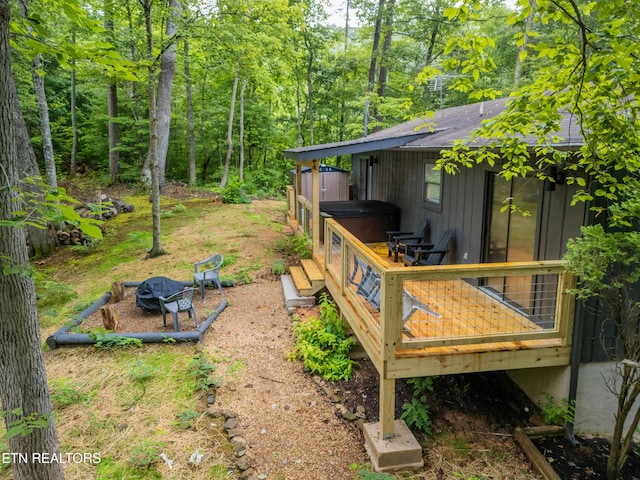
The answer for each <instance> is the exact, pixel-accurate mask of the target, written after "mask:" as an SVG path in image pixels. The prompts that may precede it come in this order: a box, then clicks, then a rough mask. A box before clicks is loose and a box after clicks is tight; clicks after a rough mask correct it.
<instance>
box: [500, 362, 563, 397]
mask: <svg viewBox="0 0 640 480" xmlns="http://www.w3.org/2000/svg"><path fill="white" fill-rule="evenodd" d="M570 373H571V369H570V368H569V367H547V368H527V369H523V370H508V371H507V374H508V375H509V376H510V377H511V379H512V380H513V381H514V382H515V383H516V384H517V385H518V386H519V387H520V388H521V389H522V391H523V392H524V393H526V394H527V396H528V397H529V398H530V399H531V400H533V402H534V403H535V404H539V403H544V402H545V401H546V399H547V395H551V396H552V397H553V398H555V399H556V400H561V399H563V398H568V397H569V377H570Z"/></svg>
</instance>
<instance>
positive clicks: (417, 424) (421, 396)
mask: <svg viewBox="0 0 640 480" xmlns="http://www.w3.org/2000/svg"><path fill="white" fill-rule="evenodd" d="M435 378H437V377H416V378H411V379H409V380H407V383H409V384H410V385H413V398H412V399H411V400H409V401H407V402H405V403H404V404H403V405H402V415H401V416H400V418H401V419H403V420H404V421H405V422H406V423H407V425H408V426H409V427H413V428H416V429H418V430H421V431H422V432H424V433H426V434H428V435H430V434H431V417H430V416H429V406H428V405H427V393H428V392H432V391H433V381H434V380H435Z"/></svg>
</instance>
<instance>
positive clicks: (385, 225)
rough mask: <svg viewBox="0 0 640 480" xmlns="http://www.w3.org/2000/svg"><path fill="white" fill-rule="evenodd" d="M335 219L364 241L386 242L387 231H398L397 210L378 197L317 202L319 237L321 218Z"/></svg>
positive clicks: (322, 221)
mask: <svg viewBox="0 0 640 480" xmlns="http://www.w3.org/2000/svg"><path fill="white" fill-rule="evenodd" d="M325 218H334V219H335V220H336V221H337V222H338V223H339V224H340V225H342V226H343V227H345V228H346V229H347V230H349V231H350V232H351V233H353V234H354V235H355V236H356V237H357V238H358V240H360V241H361V242H363V243H376V242H386V241H387V234H386V232H387V231H388V230H398V226H399V225H400V209H399V208H398V207H397V206H396V205H394V204H393V203H387V202H381V201H379V200H350V201H334V202H320V228H321V230H320V239H321V240H322V241H324V219H325Z"/></svg>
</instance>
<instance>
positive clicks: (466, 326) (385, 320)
mask: <svg viewBox="0 0 640 480" xmlns="http://www.w3.org/2000/svg"><path fill="white" fill-rule="evenodd" d="M304 208H305V209H310V207H308V206H304ZM308 217H309V214H308V213H307V214H305V218H308ZM306 223H308V222H306ZM307 227H308V225H307ZM307 227H305V229H304V231H305V232H307ZM312 233H313V238H314V246H315V252H314V258H315V261H316V262H317V263H318V265H319V266H320V270H321V272H322V273H323V275H324V277H325V285H326V288H327V290H328V291H329V293H330V294H331V296H332V298H333V300H334V301H335V302H336V304H337V306H338V308H339V309H340V312H341V314H342V316H343V317H344V319H345V320H346V321H347V322H348V323H349V326H350V327H351V329H352V330H353V332H354V334H355V335H356V336H357V338H358V341H359V342H360V344H361V345H362V346H363V348H364V349H365V351H366V352H367V355H368V356H369V358H370V359H371V361H372V363H373V364H374V365H375V367H376V369H377V370H378V372H379V374H380V423H381V432H382V435H383V436H385V437H388V436H392V435H393V431H394V413H393V412H394V411H395V407H394V402H395V380H396V379H399V378H413V377H425V376H433V375H448V374H456V373H470V372H481V371H493V370H509V369H524V368H536V367H551V366H566V365H569V360H570V353H571V332H572V328H573V316H574V303H575V299H574V297H573V295H572V294H570V293H569V292H570V291H571V289H572V288H573V286H574V282H575V280H574V279H573V277H571V276H570V275H568V274H566V273H565V272H564V264H563V262H561V261H549V262H528V263H503V264H474V265H471V264H467V265H439V266H431V267H405V266H404V263H402V261H401V258H400V261H399V262H394V261H393V258H392V257H390V256H388V254H387V248H386V245H384V244H376V245H365V244H363V243H362V242H360V241H359V240H358V239H357V238H356V237H355V236H353V235H352V234H351V233H350V232H349V231H348V230H346V229H345V228H343V227H342V226H341V225H340V224H338V223H337V222H336V221H335V220H333V219H328V220H326V221H325V232H324V243H323V244H321V243H320V240H319V235H318V232H316V231H313V232H312ZM356 264H357V265H362V264H364V265H366V268H367V269H369V270H370V271H372V272H375V275H377V277H378V278H377V279H376V280H377V281H378V282H379V294H378V293H376V296H375V298H373V299H372V298H371V296H370V295H369V296H367V295H366V294H363V292H362V291H360V290H359V289H358V285H359V282H361V280H362V275H361V274H356V269H355V266H356ZM358 275H360V276H358ZM502 278H504V279H509V280H510V282H509V286H510V287H509V288H511V287H512V286H513V285H515V286H516V289H520V291H516V292H515V293H514V292H513V291H512V290H507V289H503V290H502V291H501V290H500V288H494V285H496V284H499V283H500V282H499V280H500V279H502ZM506 283H507V282H505V284H506ZM407 294H409V295H412V296H413V297H415V299H416V300H417V301H418V302H420V303H421V304H423V305H424V306H425V308H423V309H420V308H418V309H417V310H416V311H415V312H414V313H413V314H412V315H411V316H410V317H409V318H408V320H406V315H407V308H406V305H405V299H406V298H407V297H406V295H407ZM367 297H369V298H367ZM372 300H374V301H372ZM412 301H413V300H412ZM412 305H413V304H412ZM403 317H404V319H405V320H406V327H407V329H404V328H403V326H404V325H403Z"/></svg>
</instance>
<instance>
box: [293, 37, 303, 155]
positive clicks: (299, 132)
mask: <svg viewBox="0 0 640 480" xmlns="http://www.w3.org/2000/svg"><path fill="white" fill-rule="evenodd" d="M294 49H295V51H296V53H297V51H298V41H297V39H294ZM295 73H296V130H297V135H296V140H297V141H296V146H298V147H301V146H302V93H301V88H300V84H301V83H302V80H301V79H300V64H299V63H298V56H297V55H296V67H295Z"/></svg>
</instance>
